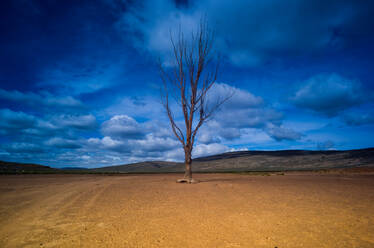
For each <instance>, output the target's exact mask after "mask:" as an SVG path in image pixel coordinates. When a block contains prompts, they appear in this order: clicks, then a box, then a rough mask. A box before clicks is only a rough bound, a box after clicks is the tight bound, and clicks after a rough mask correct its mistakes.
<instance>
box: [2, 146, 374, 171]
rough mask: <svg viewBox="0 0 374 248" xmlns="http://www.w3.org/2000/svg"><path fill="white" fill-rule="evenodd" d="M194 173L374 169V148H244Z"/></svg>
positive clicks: (149, 167)
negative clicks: (279, 149) (317, 149)
mask: <svg viewBox="0 0 374 248" xmlns="http://www.w3.org/2000/svg"><path fill="white" fill-rule="evenodd" d="M192 166H193V167H192V168H193V171H194V172H241V171H290V170H321V169H334V168H360V167H373V168H374V148H368V149H359V150H347V151H305V150H283V151H240V152H228V153H223V154H218V155H213V156H208V157H201V158H196V159H194V160H193V164H192ZM183 171H184V164H183V163H176V162H165V161H149V162H140V163H134V164H125V165H117V166H108V167H101V168H95V169H86V168H79V167H65V168H62V169H55V168H51V167H49V166H43V165H38V164H22V163H13V162H3V161H0V173H1V174H4V173H169V172H183Z"/></svg>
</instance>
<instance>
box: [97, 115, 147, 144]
mask: <svg viewBox="0 0 374 248" xmlns="http://www.w3.org/2000/svg"><path fill="white" fill-rule="evenodd" d="M101 131H102V133H103V134H104V135H107V136H110V137H115V138H121V139H140V138H142V137H144V136H145V133H146V131H147V130H145V127H144V125H141V124H139V123H138V122H137V121H136V120H135V119H133V118H131V117H129V116H127V115H115V116H113V117H112V118H110V120H108V121H105V122H104V123H103V124H102V127H101Z"/></svg>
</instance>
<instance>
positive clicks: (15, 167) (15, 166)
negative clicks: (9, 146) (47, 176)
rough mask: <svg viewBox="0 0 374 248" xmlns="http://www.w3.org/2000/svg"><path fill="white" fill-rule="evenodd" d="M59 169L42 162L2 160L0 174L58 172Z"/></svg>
mask: <svg viewBox="0 0 374 248" xmlns="http://www.w3.org/2000/svg"><path fill="white" fill-rule="evenodd" d="M58 171H59V170H58V169H55V168H51V167H49V166H45V165H40V164H27V163H26V164H24V163H15V162H5V161H0V174H8V173H12V174H13V173H57V172H58Z"/></svg>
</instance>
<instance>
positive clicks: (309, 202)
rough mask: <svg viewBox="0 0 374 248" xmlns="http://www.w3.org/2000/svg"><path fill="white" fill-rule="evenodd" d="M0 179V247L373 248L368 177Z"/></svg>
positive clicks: (372, 190) (373, 202)
mask: <svg viewBox="0 0 374 248" xmlns="http://www.w3.org/2000/svg"><path fill="white" fill-rule="evenodd" d="M178 177H179V175H175V174H166V175H131V176H100V175H13V176H0V247H270V248H274V247H278V248H283V247H313V248H316V247H329V248H331V247H339V248H341V247H360V248H365V247H371V248H372V247H374V175H373V174H371V175H370V174H366V175H364V174H342V175H331V174H327V175H319V174H298V173H292V174H287V175H272V176H253V175H252V176H249V175H234V174H205V175H204V174H200V175H196V178H197V179H199V180H201V183H199V184H194V185H186V184H177V183H175V179H177V178H178Z"/></svg>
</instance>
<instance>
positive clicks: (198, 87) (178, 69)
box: [159, 20, 232, 183]
mask: <svg viewBox="0 0 374 248" xmlns="http://www.w3.org/2000/svg"><path fill="white" fill-rule="evenodd" d="M190 35H191V37H189V38H190V39H186V38H185V37H184V34H183V32H182V31H181V30H180V29H179V34H178V36H177V39H174V38H173V36H172V34H171V33H170V41H171V48H172V52H173V60H174V62H175V64H174V66H173V67H169V68H168V67H165V66H163V65H162V63H161V62H160V63H159V67H160V74H161V78H162V81H163V86H164V87H163V88H162V91H161V97H162V103H163V105H164V107H165V109H166V112H167V115H168V117H169V120H170V124H171V128H172V130H173V133H174V134H175V136H176V137H177V139H178V140H179V141H180V142H181V144H182V146H183V150H184V156H185V160H184V162H185V174H184V178H183V179H180V180H178V182H187V183H193V182H196V180H194V179H193V178H192V170H191V169H192V167H191V165H192V159H191V155H192V150H193V147H194V144H195V138H196V135H197V132H198V130H199V128H200V127H201V126H202V125H203V124H204V123H205V122H206V121H207V120H208V119H209V118H210V117H211V116H212V114H213V112H214V111H216V110H217V109H218V108H219V107H220V105H221V104H223V103H224V102H225V101H226V100H227V99H228V98H229V97H231V95H232V94H230V93H228V95H227V96H226V97H223V98H218V99H215V100H212V99H208V91H209V90H210V89H212V86H213V85H214V83H215V82H216V79H217V73H218V67H219V59H218V58H217V63H216V64H213V56H212V55H213V53H212V44H213V40H214V34H213V32H212V31H211V30H210V29H209V28H208V25H207V22H206V21H204V20H202V21H201V22H200V26H199V29H198V30H197V31H196V32H192V33H191V34H190ZM172 100H174V101H175V102H176V103H177V104H178V105H177V106H178V108H179V107H180V108H181V110H182V113H183V117H184V127H182V125H183V124H182V125H181V124H178V123H177V121H176V119H175V116H174V114H173V112H172V109H171V101H172Z"/></svg>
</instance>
